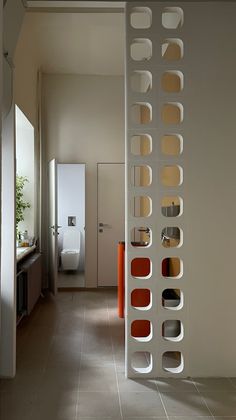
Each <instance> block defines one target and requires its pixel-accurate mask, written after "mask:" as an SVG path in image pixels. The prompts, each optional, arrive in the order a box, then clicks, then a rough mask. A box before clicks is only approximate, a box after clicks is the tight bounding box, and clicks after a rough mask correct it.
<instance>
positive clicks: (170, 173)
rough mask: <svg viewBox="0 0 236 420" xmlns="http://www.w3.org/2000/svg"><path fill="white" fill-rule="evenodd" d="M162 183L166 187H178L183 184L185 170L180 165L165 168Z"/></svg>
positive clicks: (162, 169) (162, 170)
mask: <svg viewBox="0 0 236 420" xmlns="http://www.w3.org/2000/svg"><path fill="white" fill-rule="evenodd" d="M161 183H162V185H164V186H165V187H178V186H179V185H181V184H182V183H183V169H182V168H181V167H180V166H178V165H170V166H167V165H166V166H163V167H162V168H161Z"/></svg>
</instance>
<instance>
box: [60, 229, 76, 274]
mask: <svg viewBox="0 0 236 420" xmlns="http://www.w3.org/2000/svg"><path fill="white" fill-rule="evenodd" d="M79 259H80V231H79V230H78V229H77V228H76V227H69V228H66V229H64V232H63V249H62V251H61V264H62V269H64V270H77V269H78V267H79Z"/></svg>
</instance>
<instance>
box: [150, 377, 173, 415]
mask: <svg viewBox="0 0 236 420" xmlns="http://www.w3.org/2000/svg"><path fill="white" fill-rule="evenodd" d="M154 381H155V385H156V389H157V392H158V395H159V397H160V400H161V403H162V406H163V409H164V411H165V415H166V418H167V419H168V420H169V419H170V418H169V415H168V412H167V409H166V407H165V404H164V401H163V398H162V395H161V392H160V391H159V388H158V385H157V379H154Z"/></svg>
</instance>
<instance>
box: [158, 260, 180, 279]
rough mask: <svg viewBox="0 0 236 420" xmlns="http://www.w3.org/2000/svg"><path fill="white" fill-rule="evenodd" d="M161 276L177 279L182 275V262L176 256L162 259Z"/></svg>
mask: <svg viewBox="0 0 236 420" xmlns="http://www.w3.org/2000/svg"><path fill="white" fill-rule="evenodd" d="M161 272H162V276H163V277H166V278H175V279H179V278H180V277H182V275H183V263H182V261H181V259H180V258H178V257H167V258H164V259H163V260H162V267H161Z"/></svg>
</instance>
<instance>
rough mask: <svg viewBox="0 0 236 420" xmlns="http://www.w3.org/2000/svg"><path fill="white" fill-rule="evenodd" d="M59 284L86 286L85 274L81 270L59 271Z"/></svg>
mask: <svg viewBox="0 0 236 420" xmlns="http://www.w3.org/2000/svg"><path fill="white" fill-rule="evenodd" d="M57 277H58V280H57V286H58V287H60V288H64V287H84V285H85V276H84V272H81V271H58V276H57Z"/></svg>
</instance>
